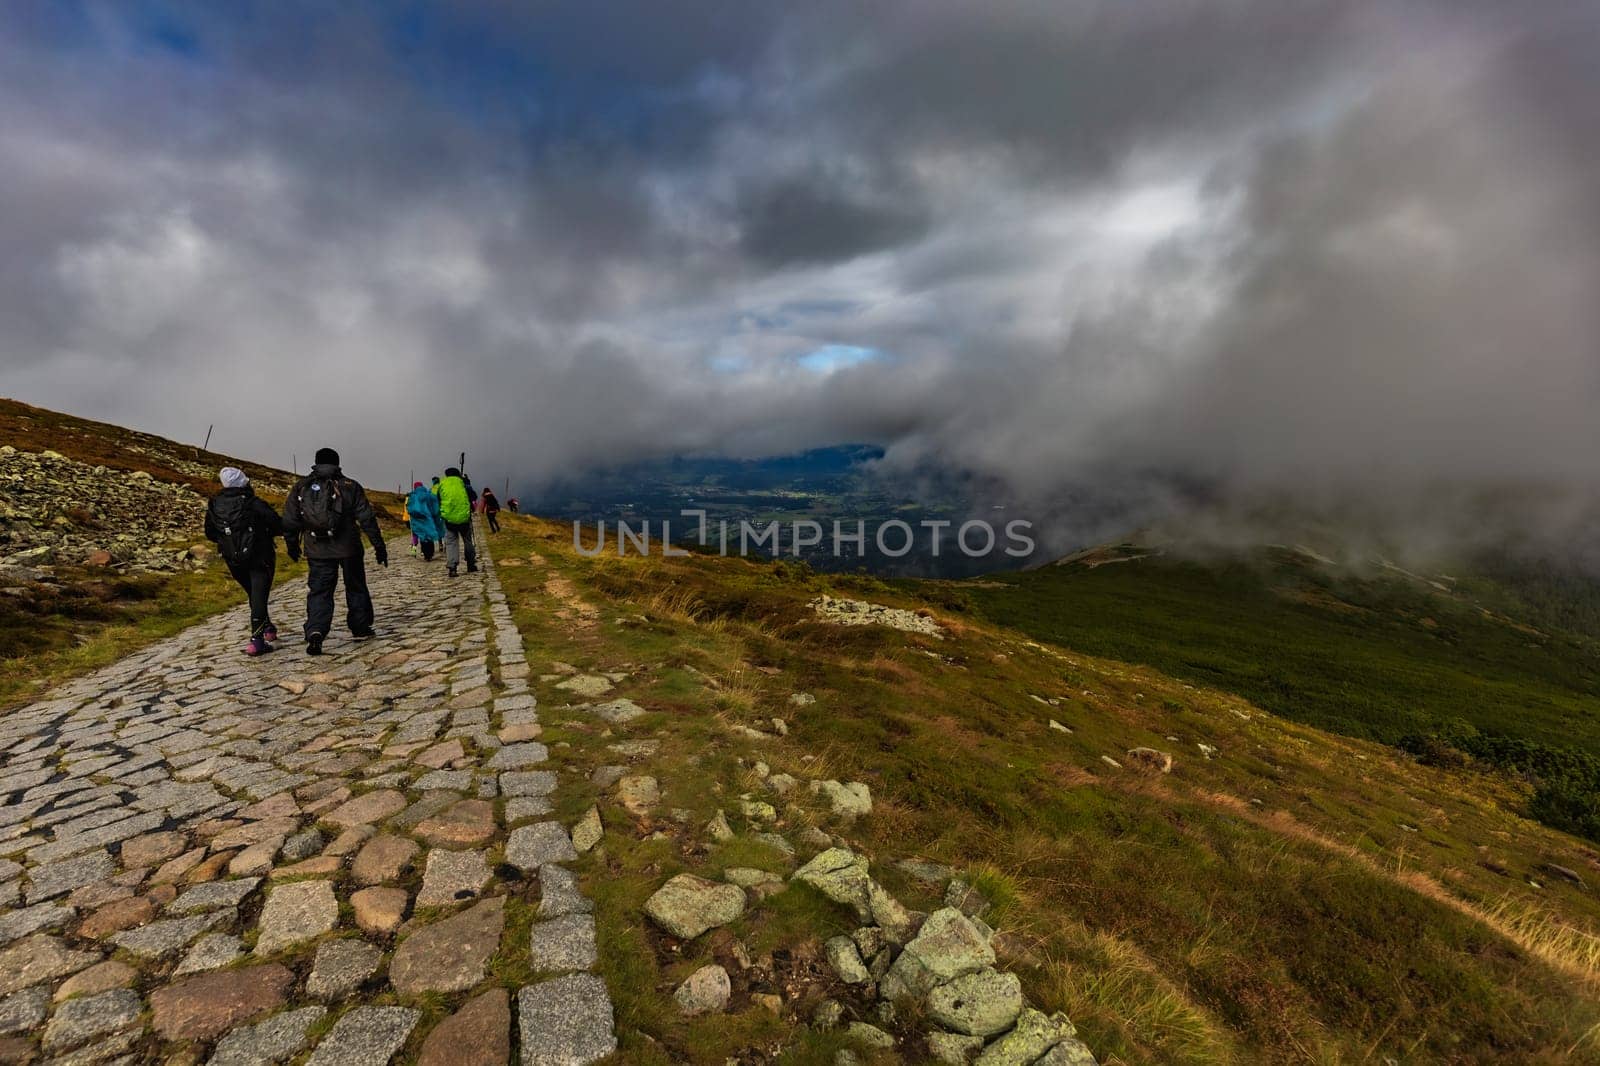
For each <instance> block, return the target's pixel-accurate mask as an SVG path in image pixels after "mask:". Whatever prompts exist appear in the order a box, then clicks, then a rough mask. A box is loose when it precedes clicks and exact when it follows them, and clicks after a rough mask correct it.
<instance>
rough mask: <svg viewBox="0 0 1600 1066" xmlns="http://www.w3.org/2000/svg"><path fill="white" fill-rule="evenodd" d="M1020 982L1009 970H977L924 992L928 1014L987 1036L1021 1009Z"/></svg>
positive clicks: (961, 1029)
mask: <svg viewBox="0 0 1600 1066" xmlns="http://www.w3.org/2000/svg"><path fill="white" fill-rule="evenodd" d="M1022 1007H1023V1002H1022V982H1021V981H1019V980H1018V979H1017V975H1016V974H1013V973H998V972H996V971H995V970H990V969H986V970H979V971H978V972H977V973H970V974H967V975H965V976H963V977H957V978H956V979H955V980H953V981H951V982H950V983H949V984H944V985H940V986H939V987H938V988H935V989H934V990H933V991H932V992H930V993H928V1017H930V1018H932V1019H933V1020H934V1021H936V1022H938V1023H939V1024H940V1025H942V1026H944V1027H945V1028H946V1029H953V1030H955V1031H956V1032H958V1033H963V1034H965V1035H967V1036H980V1037H990V1036H994V1035H995V1034H996V1033H1003V1032H1005V1031H1006V1030H1007V1029H1009V1028H1011V1026H1012V1023H1014V1022H1015V1021H1016V1020H1017V1015H1019V1014H1021V1013H1022Z"/></svg>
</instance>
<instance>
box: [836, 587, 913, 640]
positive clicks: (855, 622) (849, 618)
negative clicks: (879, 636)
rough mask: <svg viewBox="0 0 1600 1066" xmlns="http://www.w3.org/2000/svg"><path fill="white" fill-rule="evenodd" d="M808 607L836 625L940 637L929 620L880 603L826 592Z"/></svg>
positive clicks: (911, 612)
mask: <svg viewBox="0 0 1600 1066" xmlns="http://www.w3.org/2000/svg"><path fill="white" fill-rule="evenodd" d="M808 606H809V607H810V608H811V609H812V610H813V611H815V612H817V615H818V616H819V617H820V618H821V619H822V620H823V621H824V622H831V623H832V624H834V625H839V626H866V625H881V626H888V627H890V628H891V629H902V630H905V631H906V632H908V633H919V634H922V635H924V636H930V637H943V636H944V630H942V629H940V628H939V625H938V623H936V622H934V620H933V619H931V618H928V617H925V616H923V615H920V614H918V613H916V612H915V611H906V610H902V609H900V608H898V607H885V606H884V605H883V604H881V603H868V602H866V601H865V600H844V599H835V598H834V597H832V596H829V595H826V594H824V595H822V596H818V597H817V598H816V599H814V600H812V601H811V602H810V604H808Z"/></svg>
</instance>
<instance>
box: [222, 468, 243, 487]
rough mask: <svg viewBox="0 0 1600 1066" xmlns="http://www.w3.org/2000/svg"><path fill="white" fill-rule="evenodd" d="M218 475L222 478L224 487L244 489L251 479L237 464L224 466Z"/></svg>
mask: <svg viewBox="0 0 1600 1066" xmlns="http://www.w3.org/2000/svg"><path fill="white" fill-rule="evenodd" d="M218 476H219V477H221V478H222V487H223V488H225V489H242V488H244V487H245V486H246V485H248V484H250V479H249V478H247V477H245V476H244V471H243V470H240V469H239V468H238V467H236V466H225V467H223V468H222V473H221V474H220V475H218Z"/></svg>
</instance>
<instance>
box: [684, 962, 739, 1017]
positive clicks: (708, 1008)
mask: <svg viewBox="0 0 1600 1066" xmlns="http://www.w3.org/2000/svg"><path fill="white" fill-rule="evenodd" d="M732 994H733V986H732V985H731V984H730V983H729V981H728V971H727V970H724V969H723V968H722V967H721V966H702V967H700V969H698V970H696V971H695V972H694V973H692V974H690V975H689V979H688V980H687V981H685V982H683V984H681V985H679V986H678V990H677V991H676V992H674V993H673V994H672V998H673V999H674V1000H676V1001H677V1003H678V1009H679V1010H681V1011H682V1012H683V1013H684V1014H687V1015H690V1016H691V1017H692V1016H693V1015H696V1014H711V1013H713V1012H717V1011H723V1010H726V1009H727V1007H728V998H729V997H730V996H731V995H732Z"/></svg>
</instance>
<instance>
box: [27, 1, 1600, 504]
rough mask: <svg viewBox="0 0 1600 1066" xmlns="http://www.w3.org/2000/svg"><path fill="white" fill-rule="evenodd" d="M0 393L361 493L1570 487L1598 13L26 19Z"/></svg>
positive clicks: (975, 10) (937, 10)
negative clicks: (463, 462) (574, 477)
mask: <svg viewBox="0 0 1600 1066" xmlns="http://www.w3.org/2000/svg"><path fill="white" fill-rule="evenodd" d="M0 394H5V395H9V396H13V397H16V398H20V399H24V400H28V401H30V402H35V403H40V404H44V405H47V406H51V407H57V408H63V409H66V410H69V411H73V412H76V413H82V414H86V415H90V416H94V417H100V418H105V419H108V420H112V421H117V422H121V423H126V424H130V425H134V426H138V427H140V428H145V429H150V430H154V431H157V432H161V433H166V434H168V435H171V436H175V437H178V438H181V439H185V440H198V439H199V438H200V437H201V436H202V435H203V434H204V432H205V428H206V426H207V424H209V423H213V422H214V423H216V424H217V430H216V435H215V437H214V438H213V443H214V444H215V445H216V446H218V447H220V448H222V449H224V450H228V451H231V452H234V453H238V454H244V455H249V456H251V457H255V458H259V459H261V460H264V461H269V462H275V463H280V464H287V462H288V461H289V458H290V455H291V454H294V453H298V454H299V455H300V456H302V457H304V456H306V455H307V454H308V453H309V452H310V451H311V450H312V449H314V448H315V447H316V446H317V445H319V444H323V443H328V444H332V445H334V446H336V447H338V448H340V449H341V451H343V452H344V454H345V456H346V465H347V467H348V468H349V469H350V470H351V471H352V472H353V473H355V474H356V475H357V476H362V477H365V478H367V479H368V480H370V481H373V482H376V483H380V484H383V483H392V482H394V481H396V480H397V479H398V478H400V477H403V476H405V474H406V472H407V471H408V470H410V469H412V468H416V469H418V470H426V469H433V468H437V467H439V466H441V465H443V464H444V463H445V462H446V461H448V459H449V458H450V457H451V456H453V455H454V454H455V453H456V452H458V451H461V450H463V449H465V450H467V451H468V452H470V453H471V455H472V457H473V462H472V465H473V467H474V468H475V469H476V470H477V471H478V472H479V473H480V476H481V477H485V478H493V479H494V480H496V481H498V480H500V478H501V477H502V476H511V477H512V478H513V479H514V480H515V481H516V482H517V484H519V485H521V486H524V487H531V486H532V484H533V483H535V482H536V481H537V480H538V479H541V478H544V477H548V476H550V475H551V474H553V473H557V472H562V471H571V470H576V469H579V468H581V467H583V466H584V465H586V464H593V463H603V462H611V461H617V460H623V459H628V458H635V457H646V456H655V455H665V454H677V453H684V452H715V453H722V454H733V455H759V454H767V453H773V452H779V451H785V450H791V449H795V448H800V447H810V446H819V445H827V444H835V443H842V442H856V441H865V442H875V443H880V444H883V445H885V446H886V447H888V449H889V461H890V463H891V464H893V465H902V466H914V465H916V464H919V463H927V464H933V465H936V466H938V467H940V468H943V469H948V470H953V471H958V472H964V473H970V474H973V475H975V476H977V477H979V478H981V479H983V480H984V481H985V482H986V483H989V484H992V485H994V486H997V489H996V491H999V492H1002V493H1005V494H1007V495H1009V496H1010V497H1011V498H1013V499H1016V500H1021V501H1027V502H1029V503H1030V504H1033V505H1035V506H1039V507H1043V508H1049V507H1052V506H1056V505H1059V504H1060V503H1061V502H1062V501H1067V500H1077V499H1081V498H1084V496H1083V494H1084V493H1088V494H1090V495H1093V494H1096V493H1098V494H1100V495H1102V496H1108V497H1111V498H1126V499H1128V500H1141V501H1145V502H1148V501H1150V500H1152V499H1156V498H1159V496H1160V495H1161V494H1162V493H1163V492H1170V491H1171V486H1173V485H1184V486H1191V487H1192V486H1201V487H1202V488H1203V491H1204V492H1206V493H1215V492H1220V493H1242V494H1249V493H1256V492H1267V493H1273V492H1290V493H1296V494H1303V495H1307V496H1324V497H1329V498H1332V497H1341V498H1342V497H1344V496H1345V495H1347V494H1355V495H1361V496H1367V497H1373V498H1378V497H1382V498H1387V499H1394V498H1416V493H1418V492H1420V491H1422V489H1423V488H1426V489H1427V490H1428V491H1434V490H1436V489H1438V490H1439V491H1451V492H1454V491H1460V492H1471V491H1474V490H1475V489H1476V488H1478V487H1480V486H1485V485H1493V484H1500V483H1519V484H1540V485H1549V486H1552V487H1558V488H1560V489H1562V490H1565V491H1571V492H1577V493H1589V492H1590V491H1591V490H1592V489H1593V487H1594V483H1595V482H1596V480H1597V477H1596V472H1597V470H1600V466H1597V459H1596V457H1597V455H1600V448H1597V445H1600V439H1597V438H1600V418H1597V411H1600V5H1596V4H1594V3H1592V2H1581V0H1570V2H1569V0H1540V2H1539V3H1537V4H1506V3H1500V2H1489V0H1481V2H1480V0H1448V2H1440V3H1428V2H1422V0H1417V2H1406V0H1388V2H1382V3H1376V2H1375V3H1365V2H1359V0H1345V2H1321V0H1140V2H1128V0H1039V2H1031V0H1022V2H1014V3H998V4H996V3H978V2H973V0H969V2H961V3H956V2H948V0H905V2H896V0H876V2H874V3H871V4H860V3H834V2H830V0H818V2H807V3H792V2H788V3H767V2H761V0H745V2H739V3H728V2H726V0H711V2H704V3H701V2H691V0H673V2H670V3H662V2H655V0H652V2H649V3H635V2H630V0H618V2H616V3H606V4H596V3H570V4H568V3H528V4H515V5H514V4H504V3H499V2H494V3H491V2H487V0H485V2H482V3H471V2H456V3H452V4H450V5H444V4H438V5H434V4H426V3H406V2H393V0H385V2H371V3H363V2H359V0H352V2H346V3H339V4H326V3H324V4H300V3H295V2H292V0H270V2H268V0H261V2H254V3H250V2H230V0H221V2H219V0H206V2H200V3H194V4H184V3H157V2H135V0H126V2H124V0H117V2H108V3H104V4H88V3H84V4H79V3H72V2H64V0H36V2H29V0H14V2H11V3H7V4H5V5H3V6H0ZM1157 486H1163V487H1157ZM1441 486H1442V487H1443V488H1442V489H1440V487H1441Z"/></svg>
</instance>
